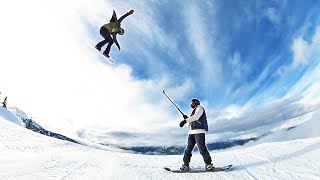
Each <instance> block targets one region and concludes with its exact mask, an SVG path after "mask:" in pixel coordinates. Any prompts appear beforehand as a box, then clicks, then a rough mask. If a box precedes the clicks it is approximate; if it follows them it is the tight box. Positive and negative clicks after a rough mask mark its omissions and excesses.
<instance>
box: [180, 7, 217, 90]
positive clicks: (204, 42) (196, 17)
mask: <svg viewBox="0 0 320 180" xmlns="http://www.w3.org/2000/svg"><path fill="white" fill-rule="evenodd" d="M183 15H184V22H185V27H186V31H185V36H186V39H187V40H188V41H189V43H190V44H191V46H192V47H193V49H194V50H195V53H196V56H197V59H196V60H198V61H200V63H201V65H202V69H201V72H202V74H204V75H205V76H203V77H201V78H203V80H204V81H205V82H208V83H206V84H210V86H216V85H217V84H218V83H219V82H220V79H221V78H222V77H221V76H222V75H221V74H222V72H221V64H220V63H219V61H218V60H217V59H216V52H215V50H214V49H215V47H212V46H211V44H212V42H211V41H210V39H214V36H215V35H214V33H215V29H209V28H208V27H209V26H206V24H207V23H206V19H205V18H206V17H205V16H203V12H202V11H201V9H200V8H199V7H197V6H196V5H195V4H186V7H185V9H184V12H183ZM211 21H212V23H214V20H213V19H211ZM212 23H211V24H212ZM208 34H210V36H211V38H210V39H209V38H208Z"/></svg>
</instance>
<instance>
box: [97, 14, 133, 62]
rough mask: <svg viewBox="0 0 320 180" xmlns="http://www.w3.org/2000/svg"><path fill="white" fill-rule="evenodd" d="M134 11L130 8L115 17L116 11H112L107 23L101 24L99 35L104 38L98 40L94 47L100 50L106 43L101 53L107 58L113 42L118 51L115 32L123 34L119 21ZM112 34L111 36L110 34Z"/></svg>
mask: <svg viewBox="0 0 320 180" xmlns="http://www.w3.org/2000/svg"><path fill="white" fill-rule="evenodd" d="M133 13H134V10H133V9H131V10H130V11H128V12H127V13H126V14H124V15H123V16H121V17H120V18H119V19H117V15H116V12H115V11H113V14H112V17H111V19H110V22H109V23H108V24H105V25H103V26H102V27H101V28H100V35H101V36H102V37H103V38H104V40H102V41H101V42H99V43H98V44H97V45H96V46H95V47H96V49H97V50H99V51H101V48H102V47H103V46H104V45H105V44H107V43H108V45H107V48H106V50H105V51H104V52H103V55H104V56H106V57H107V58H109V57H110V55H109V52H110V49H111V46H112V44H113V43H115V44H116V45H117V47H118V49H119V51H120V45H119V43H118V41H117V34H119V35H123V34H124V29H123V28H121V22H122V20H123V19H124V18H126V17H127V16H129V15H131V14H133ZM111 35H112V36H111Z"/></svg>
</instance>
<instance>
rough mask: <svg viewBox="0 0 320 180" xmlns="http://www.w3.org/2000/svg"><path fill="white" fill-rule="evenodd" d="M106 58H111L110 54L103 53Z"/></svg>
mask: <svg viewBox="0 0 320 180" xmlns="http://www.w3.org/2000/svg"><path fill="white" fill-rule="evenodd" d="M102 54H103V55H104V56H105V57H107V58H110V56H109V54H106V53H102Z"/></svg>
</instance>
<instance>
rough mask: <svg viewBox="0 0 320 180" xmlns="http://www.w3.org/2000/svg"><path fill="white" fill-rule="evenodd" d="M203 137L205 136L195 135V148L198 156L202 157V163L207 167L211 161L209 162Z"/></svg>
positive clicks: (202, 134)
mask: <svg viewBox="0 0 320 180" xmlns="http://www.w3.org/2000/svg"><path fill="white" fill-rule="evenodd" d="M205 136H206V135H205V134H204V133H201V134H195V141H196V143H197V146H198V148H199V151H200V154H201V155H202V157H203V160H204V162H205V163H206V165H209V164H212V160H211V156H210V154H209V151H208V149H207V146H206V138H205Z"/></svg>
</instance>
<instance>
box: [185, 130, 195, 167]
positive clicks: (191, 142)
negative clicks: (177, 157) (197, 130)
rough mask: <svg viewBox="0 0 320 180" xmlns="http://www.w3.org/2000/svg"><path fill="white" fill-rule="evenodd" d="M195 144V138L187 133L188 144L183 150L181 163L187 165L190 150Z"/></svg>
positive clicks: (189, 158) (189, 159)
mask: <svg viewBox="0 0 320 180" xmlns="http://www.w3.org/2000/svg"><path fill="white" fill-rule="evenodd" d="M195 144H196V140H195V138H194V135H193V134H189V136H188V145H187V148H186V150H185V151H184V156H183V163H184V164H186V165H189V163H190V161H191V156H192V150H193V148H194V146H195Z"/></svg>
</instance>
